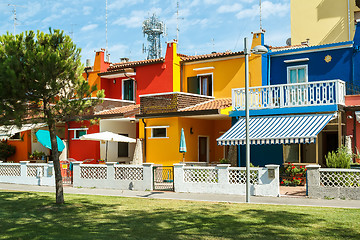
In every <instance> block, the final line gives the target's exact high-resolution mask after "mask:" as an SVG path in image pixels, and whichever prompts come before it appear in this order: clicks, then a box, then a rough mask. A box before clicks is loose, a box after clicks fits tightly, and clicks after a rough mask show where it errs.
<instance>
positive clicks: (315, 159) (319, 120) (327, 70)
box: [218, 31, 360, 166]
mask: <svg viewBox="0 0 360 240" xmlns="http://www.w3.org/2000/svg"><path fill="white" fill-rule="evenodd" d="M359 33H360V32H359V31H357V32H356V34H355V36H354V39H353V41H348V42H342V43H332V44H325V45H318V46H311V47H309V46H304V45H302V46H287V47H270V48H269V50H270V51H269V53H268V54H267V55H266V57H267V64H266V65H263V67H264V68H266V69H267V75H266V76H263V77H267V82H269V83H270V85H268V86H263V87H258V88H250V93H249V94H250V98H251V103H250V116H251V118H250V122H253V124H254V126H253V127H254V128H253V129H252V130H250V139H251V143H252V145H251V161H252V163H253V164H254V165H260V166H263V165H265V164H268V163H274V164H283V163H284V162H285V163H286V162H293V163H296V164H310V163H318V164H321V165H325V155H326V154H327V153H328V152H329V151H333V150H336V149H337V148H338V147H339V146H340V145H343V144H344V143H345V137H344V136H345V134H346V127H345V126H346V118H345V111H344V107H345V94H346V92H347V93H348V94H354V93H355V94H356V93H357V90H359V87H358V86H360V82H359V81H360V78H359V77H360V76H359V74H360V72H359V70H358V68H357V67H356V66H357V65H358V64H359V63H360V58H359V53H358V52H359V44H360V35H359ZM244 93H245V92H244V89H233V99H236V100H235V101H233V108H234V111H233V112H231V113H230V116H231V117H233V127H232V128H231V129H230V130H229V131H228V132H227V133H226V134H224V135H223V136H222V137H221V138H219V139H218V142H219V144H221V145H237V146H238V148H239V153H240V154H239V163H240V165H242V166H244V165H245V147H244V145H243V144H244V139H243V138H244V135H242V134H244V131H243V129H242V127H243V126H244V123H243V121H244V120H243V117H244V111H243V110H244V102H243V100H242V99H243V98H244ZM297 121H298V122H297ZM259 123H261V125H259ZM273 123H276V124H279V125H276V124H275V125H273ZM281 124H284V125H281ZM296 124H298V125H296ZM314 129H316V131H315V132H311V130H314Z"/></svg>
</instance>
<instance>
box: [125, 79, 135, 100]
mask: <svg viewBox="0 0 360 240" xmlns="http://www.w3.org/2000/svg"><path fill="white" fill-rule="evenodd" d="M123 99H124V100H129V101H134V81H133V80H126V81H124V96H123Z"/></svg>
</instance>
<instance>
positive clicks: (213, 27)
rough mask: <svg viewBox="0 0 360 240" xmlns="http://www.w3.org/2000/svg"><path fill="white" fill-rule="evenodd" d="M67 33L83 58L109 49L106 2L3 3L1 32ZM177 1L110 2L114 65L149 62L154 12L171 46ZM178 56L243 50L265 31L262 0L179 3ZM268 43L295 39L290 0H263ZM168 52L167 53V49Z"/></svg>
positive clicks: (19, 0) (6, 0) (12, 0)
mask: <svg viewBox="0 0 360 240" xmlns="http://www.w3.org/2000/svg"><path fill="white" fill-rule="evenodd" d="M8 4H12V5H18V6H17V7H16V13H17V19H18V21H17V25H16V33H20V32H23V31H26V30H41V31H48V28H49V27H51V28H53V29H62V30H64V31H65V32H66V33H67V34H69V35H70V36H72V37H73V40H74V42H75V43H76V44H77V46H78V47H80V48H81V49H82V60H83V62H85V59H87V58H89V59H91V60H93V59H94V50H99V49H100V48H105V46H106V40H105V0H37V1H24V0H0V13H1V14H0V22H1V24H0V34H5V33H6V32H7V31H9V32H11V33H13V31H14V22H13V17H14V15H13V6H8ZM176 5H177V0H108V46H109V47H108V48H109V53H110V55H111V56H110V60H111V62H119V58H121V57H128V58H130V60H142V59H146V56H147V54H146V53H142V45H143V44H145V45H146V44H147V41H146V38H145V37H144V36H143V33H142V28H141V27H142V22H143V21H144V20H145V18H147V17H149V16H150V15H152V14H153V13H156V15H157V16H158V17H159V19H160V20H162V21H164V22H165V24H166V28H167V35H166V36H164V37H163V39H162V45H163V48H164V47H165V42H166V41H170V40H172V39H174V38H176V23H177V18H176V9H177V7H176ZM179 7H180V8H179V17H180V20H179V28H180V33H179V46H178V52H179V53H183V54H187V55H194V54H205V53H210V52H212V51H217V52H224V51H227V50H231V51H241V50H242V49H243V38H244V37H246V36H247V37H249V38H250V37H251V32H254V31H258V30H259V25H260V24H259V22H260V21H259V0H179ZM262 27H263V29H265V30H266V33H265V43H266V44H268V45H273V46H283V45H285V41H286V39H287V38H289V37H290V0H262ZM163 53H164V51H163Z"/></svg>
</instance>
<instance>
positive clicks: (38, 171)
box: [0, 161, 55, 186]
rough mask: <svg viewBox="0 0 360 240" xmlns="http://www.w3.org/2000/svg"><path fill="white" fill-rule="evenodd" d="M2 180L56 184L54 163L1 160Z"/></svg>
mask: <svg viewBox="0 0 360 240" xmlns="http://www.w3.org/2000/svg"><path fill="white" fill-rule="evenodd" d="M0 182H2V183H15V184H27V185H39V186H55V175H54V165H53V164H52V163H49V164H47V163H29V162H28V161H23V162H20V163H2V162H0Z"/></svg>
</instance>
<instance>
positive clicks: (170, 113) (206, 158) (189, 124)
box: [137, 33, 263, 165]
mask: <svg viewBox="0 0 360 240" xmlns="http://www.w3.org/2000/svg"><path fill="white" fill-rule="evenodd" d="M262 43H263V33H255V34H254V36H253V42H252V48H253V47H254V46H257V45H261V44H262ZM179 56H180V57H181V62H180V68H179V71H180V91H181V92H168V93H157V94H147V95H142V96H140V104H141V110H140V115H137V118H140V119H141V120H140V121H139V123H140V126H139V137H140V138H143V139H145V140H144V146H145V147H144V149H145V152H144V156H145V161H146V162H149V163H155V164H163V165H172V164H174V163H179V162H182V161H183V160H184V161H185V162H195V163H198V162H201V163H204V164H208V163H219V161H220V160H221V159H223V158H227V157H228V155H227V154H228V150H229V149H228V147H226V148H225V147H224V146H218V145H217V143H216V139H217V138H218V137H220V136H221V135H222V134H223V133H224V132H225V131H226V130H227V129H229V128H230V127H231V118H230V117H228V112H229V111H230V110H232V106H231V90H232V89H233V88H242V87H244V86H245V56H244V54H243V52H224V53H211V54H205V55H197V56H184V55H179ZM261 64H262V58H261V56H257V55H251V56H250V58H249V72H250V74H249V76H250V86H260V85H261V84H262V77H261ZM169 81H170V79H169ZM174 82H175V81H174ZM181 129H184V132H185V139H186V146H187V152H186V153H185V159H183V154H181V153H180V152H179V145H180V136H181Z"/></svg>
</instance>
